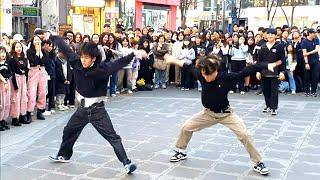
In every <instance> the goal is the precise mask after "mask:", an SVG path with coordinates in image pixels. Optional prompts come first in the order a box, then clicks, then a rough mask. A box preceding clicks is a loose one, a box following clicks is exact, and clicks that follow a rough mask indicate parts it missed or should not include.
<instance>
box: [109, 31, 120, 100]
mask: <svg viewBox="0 0 320 180" xmlns="http://www.w3.org/2000/svg"><path fill="white" fill-rule="evenodd" d="M108 47H109V49H110V50H111V52H112V57H111V59H110V61H115V60H116V59H118V58H120V57H122V46H121V44H120V43H119V42H117V40H116V38H115V36H114V34H113V33H110V34H109V41H108ZM117 81H118V71H116V72H113V73H112V74H111V77H110V89H109V93H110V96H111V97H116V96H117V95H116V86H117Z"/></svg>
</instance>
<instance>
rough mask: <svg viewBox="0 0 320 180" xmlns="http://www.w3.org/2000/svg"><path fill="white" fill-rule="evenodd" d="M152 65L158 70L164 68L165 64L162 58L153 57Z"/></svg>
mask: <svg viewBox="0 0 320 180" xmlns="http://www.w3.org/2000/svg"><path fill="white" fill-rule="evenodd" d="M153 67H154V68H155V69H158V70H165V69H166V67H167V64H166V63H165V62H164V60H161V59H154V63H153Z"/></svg>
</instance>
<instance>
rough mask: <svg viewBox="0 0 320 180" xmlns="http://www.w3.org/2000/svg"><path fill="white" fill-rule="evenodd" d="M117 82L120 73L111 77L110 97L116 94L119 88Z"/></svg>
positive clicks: (115, 73)
mask: <svg viewBox="0 0 320 180" xmlns="http://www.w3.org/2000/svg"><path fill="white" fill-rule="evenodd" d="M117 81H118V72H114V73H113V74H112V75H111V76H110V91H109V93H110V96H111V95H112V94H116V86H117Z"/></svg>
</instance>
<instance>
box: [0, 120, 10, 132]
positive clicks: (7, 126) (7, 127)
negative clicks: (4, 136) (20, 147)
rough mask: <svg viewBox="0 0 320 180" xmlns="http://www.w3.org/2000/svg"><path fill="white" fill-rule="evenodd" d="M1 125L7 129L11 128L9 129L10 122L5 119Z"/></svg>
mask: <svg viewBox="0 0 320 180" xmlns="http://www.w3.org/2000/svg"><path fill="white" fill-rule="evenodd" d="M1 125H2V126H3V127H4V128H5V129H6V130H9V129H10V126H9V124H8V123H7V122H6V121H5V120H2V121H1Z"/></svg>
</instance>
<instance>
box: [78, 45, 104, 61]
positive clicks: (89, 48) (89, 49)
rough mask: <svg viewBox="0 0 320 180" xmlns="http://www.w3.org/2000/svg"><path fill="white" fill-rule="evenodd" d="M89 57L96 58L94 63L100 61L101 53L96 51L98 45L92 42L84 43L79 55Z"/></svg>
mask: <svg viewBox="0 0 320 180" xmlns="http://www.w3.org/2000/svg"><path fill="white" fill-rule="evenodd" d="M83 54H85V55H89V56H90V57H91V58H96V62H100V61H101V59H102V58H101V53H100V50H99V49H98V45H97V44H95V43H94V42H86V43H84V44H83V46H82V47H81V51H80V55H83Z"/></svg>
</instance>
